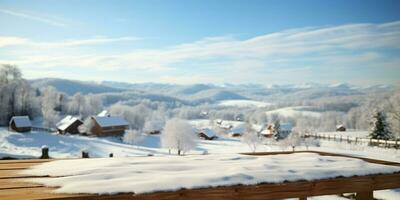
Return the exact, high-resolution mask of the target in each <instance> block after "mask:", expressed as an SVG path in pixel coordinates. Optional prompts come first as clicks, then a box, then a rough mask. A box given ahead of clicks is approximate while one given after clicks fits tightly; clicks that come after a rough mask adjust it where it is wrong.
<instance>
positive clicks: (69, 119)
mask: <svg viewBox="0 0 400 200" xmlns="http://www.w3.org/2000/svg"><path fill="white" fill-rule="evenodd" d="M77 120H78V121H81V120H80V119H79V118H77V117H73V116H71V115H68V116H66V117H64V119H62V120H61V121H59V122H58V123H57V124H56V126H57V128H58V129H60V130H62V131H65V129H67V128H68V127H69V126H71V124H73V123H74V122H75V121H77ZM81 122H82V121H81Z"/></svg>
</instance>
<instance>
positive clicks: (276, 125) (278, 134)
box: [274, 120, 283, 140]
mask: <svg viewBox="0 0 400 200" xmlns="http://www.w3.org/2000/svg"><path fill="white" fill-rule="evenodd" d="M274 134H275V139H276V140H280V139H283V135H282V134H281V122H280V121H279V120H276V121H275V122H274Z"/></svg>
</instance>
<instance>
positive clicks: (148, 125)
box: [143, 115, 165, 133]
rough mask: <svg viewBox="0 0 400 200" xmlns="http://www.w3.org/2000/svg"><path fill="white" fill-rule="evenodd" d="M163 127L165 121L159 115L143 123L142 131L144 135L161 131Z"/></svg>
mask: <svg viewBox="0 0 400 200" xmlns="http://www.w3.org/2000/svg"><path fill="white" fill-rule="evenodd" d="M164 125H165V119H164V118H163V117H162V116H159V115H152V117H150V118H149V119H148V120H146V122H145V123H144V127H143V131H144V132H146V133H151V132H155V131H161V130H162V128H163V127H164Z"/></svg>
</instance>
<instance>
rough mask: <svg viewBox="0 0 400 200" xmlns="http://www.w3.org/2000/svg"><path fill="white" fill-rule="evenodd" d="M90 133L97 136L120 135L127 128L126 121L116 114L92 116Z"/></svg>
mask: <svg viewBox="0 0 400 200" xmlns="http://www.w3.org/2000/svg"><path fill="white" fill-rule="evenodd" d="M91 120H92V122H93V126H92V128H91V131H90V132H91V133H92V134H94V135H97V136H121V135H123V134H124V133H125V130H126V129H128V125H129V124H128V122H127V121H126V120H125V119H124V118H122V117H117V116H105V117H101V116H92V117H91Z"/></svg>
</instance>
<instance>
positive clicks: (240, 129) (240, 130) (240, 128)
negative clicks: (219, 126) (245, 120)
mask: <svg viewBox="0 0 400 200" xmlns="http://www.w3.org/2000/svg"><path fill="white" fill-rule="evenodd" d="M245 130H246V127H244V126H237V127H234V128H232V130H231V134H241V135H242V134H243V133H244V132H245Z"/></svg>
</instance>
